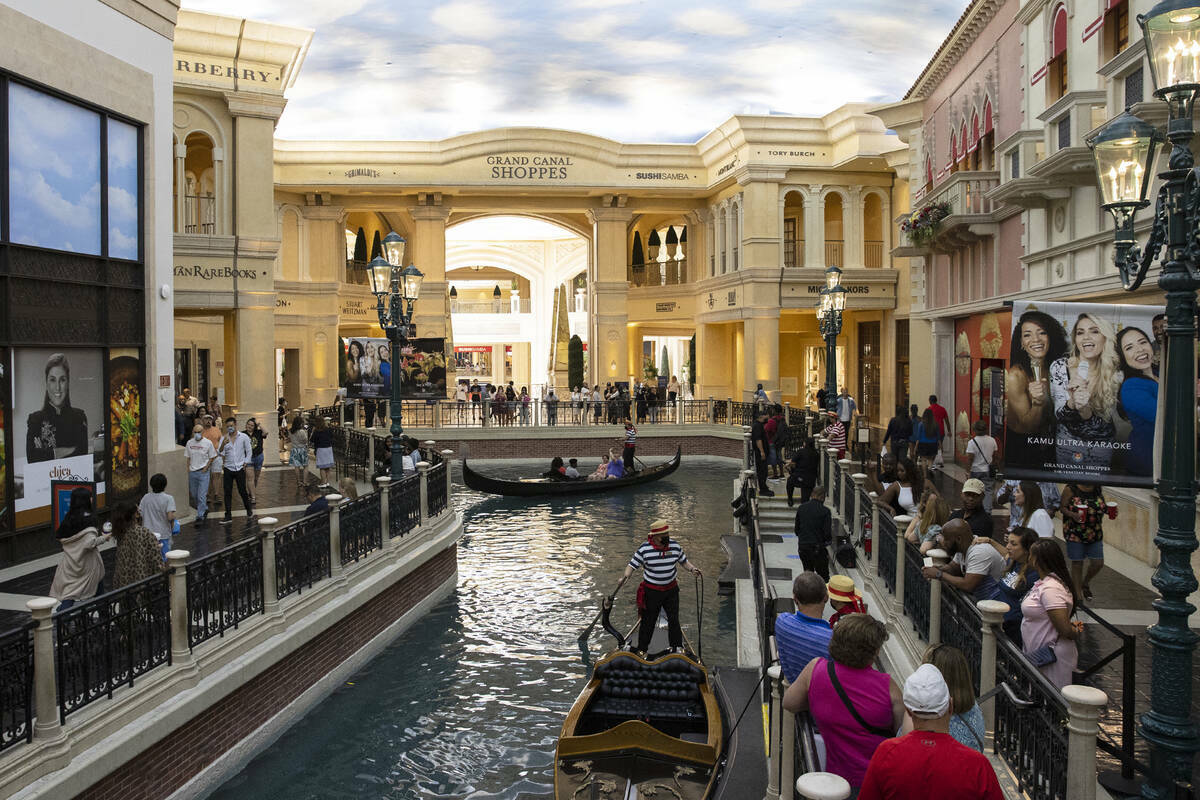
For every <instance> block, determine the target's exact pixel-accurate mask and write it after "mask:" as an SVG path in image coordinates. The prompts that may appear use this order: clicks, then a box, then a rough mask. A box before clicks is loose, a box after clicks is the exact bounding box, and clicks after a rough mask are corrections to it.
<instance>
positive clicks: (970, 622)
mask: <svg viewBox="0 0 1200 800" xmlns="http://www.w3.org/2000/svg"><path fill="white" fill-rule="evenodd" d="M905 590H906V591H907V587H905ZM941 627H942V642H944V643H945V644H952V645H954V646H955V647H957V648H958V649H959V650H961V651H962V652H963V655H964V656H966V657H967V665H968V666H970V668H971V678H972V680H973V681H974V682H975V693H976V694H979V663H980V660H981V659H982V654H983V632H982V627H983V618H982V617H981V616H980V615H979V611H978V609H976V608H975V601H974V600H973V599H972V598H971V595H969V594H967V593H966V592H960V591H958V590H957V589H955V588H954V587H952V586H943V587H942V624H941ZM998 638H1004V637H998Z"/></svg>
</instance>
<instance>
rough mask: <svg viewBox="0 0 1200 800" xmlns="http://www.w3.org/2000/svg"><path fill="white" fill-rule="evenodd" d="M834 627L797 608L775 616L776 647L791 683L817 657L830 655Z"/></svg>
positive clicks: (780, 664)
mask: <svg viewBox="0 0 1200 800" xmlns="http://www.w3.org/2000/svg"><path fill="white" fill-rule="evenodd" d="M831 638H833V628H831V627H829V623H828V622H826V621H825V620H823V619H813V618H812V617H810V616H808V615H807V614H801V613H800V612H799V611H797V612H796V613H794V614H780V615H779V616H777V617H776V618H775V647H776V649H777V650H778V651H779V666H780V667H782V668H783V677H785V678H787V681H788V683H795V682H796V678H798V677H799V676H800V673H801V672H803V671H804V668H805V667H807V666H808V662H809V661H812V660H813V659H814V658H829V640H830V639H831Z"/></svg>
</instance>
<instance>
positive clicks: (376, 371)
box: [342, 337, 447, 400]
mask: <svg viewBox="0 0 1200 800" xmlns="http://www.w3.org/2000/svg"><path fill="white" fill-rule="evenodd" d="M342 344H343V349H344V353H345V355H344V358H345V359H346V382H345V384H344V386H345V388H346V396H347V397H348V398H351V399H354V398H369V399H381V400H390V399H391V397H392V380H393V379H398V380H399V381H400V396H401V397H402V398H403V399H405V400H429V399H433V398H441V397H445V396H446V362H447V358H446V340H445V339H432V338H430V339H409V340H408V343H407V344H406V345H405V346H404V350H403V352H402V353H401V356H400V362H399V371H398V372H397V373H395V374H393V369H392V363H393V361H392V357H391V343H390V342H389V341H388V340H387V339H371V338H359V337H355V338H349V339H345V338H344V339H342Z"/></svg>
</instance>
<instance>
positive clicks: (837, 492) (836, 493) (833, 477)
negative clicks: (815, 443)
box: [829, 464, 842, 508]
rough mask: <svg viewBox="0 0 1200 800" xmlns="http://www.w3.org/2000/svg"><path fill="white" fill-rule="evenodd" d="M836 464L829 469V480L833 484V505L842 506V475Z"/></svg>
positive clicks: (835, 506)
mask: <svg viewBox="0 0 1200 800" xmlns="http://www.w3.org/2000/svg"><path fill="white" fill-rule="evenodd" d="M839 472H840V471H839V469H838V466H837V464H834V465H833V468H832V469H831V470H830V475H829V482H830V483H832V484H833V507H834V508H841V507H842V477H841V475H840V474H839Z"/></svg>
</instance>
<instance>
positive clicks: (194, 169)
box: [182, 133, 217, 236]
mask: <svg viewBox="0 0 1200 800" xmlns="http://www.w3.org/2000/svg"><path fill="white" fill-rule="evenodd" d="M183 144H184V146H185V147H186V148H187V154H186V155H185V156H184V158H183V187H184V188H183V231H182V233H192V234H200V235H203V236H212V235H213V234H215V233H216V232H217V199H216V170H215V169H214V166H215V162H214V161H213V148H214V145H213V140H212V138H211V137H210V136H209V135H208V134H205V133H190V134H188V137H187V138H186V139H184V140H183Z"/></svg>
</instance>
